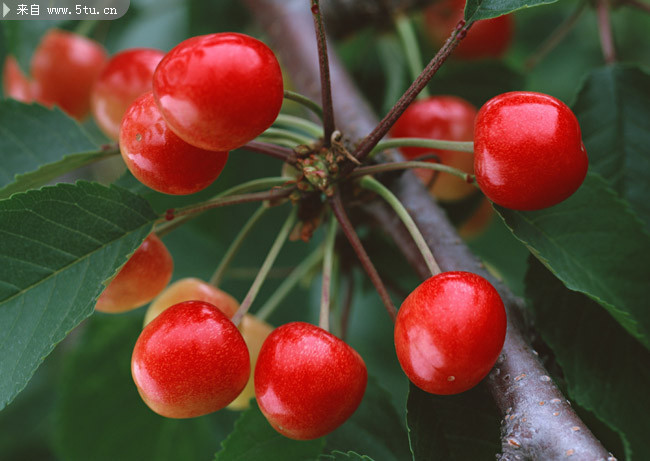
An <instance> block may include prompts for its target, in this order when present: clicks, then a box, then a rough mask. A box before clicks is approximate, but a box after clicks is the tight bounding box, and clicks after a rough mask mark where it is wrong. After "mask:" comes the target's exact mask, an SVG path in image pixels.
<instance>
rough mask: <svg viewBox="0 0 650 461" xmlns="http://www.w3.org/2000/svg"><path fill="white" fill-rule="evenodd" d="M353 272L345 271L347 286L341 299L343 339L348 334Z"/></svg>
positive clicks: (353, 285)
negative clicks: (343, 297)
mask: <svg viewBox="0 0 650 461" xmlns="http://www.w3.org/2000/svg"><path fill="white" fill-rule="evenodd" d="M354 289H355V283H354V274H353V273H352V271H347V286H346V288H345V299H344V300H343V307H342V308H341V336H340V338H341V339H342V340H343V341H345V339H346V337H347V335H348V325H349V323H350V312H351V311H352V301H353V300H354Z"/></svg>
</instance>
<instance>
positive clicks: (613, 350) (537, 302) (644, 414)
mask: <svg viewBox="0 0 650 461" xmlns="http://www.w3.org/2000/svg"><path fill="white" fill-rule="evenodd" d="M526 281H527V284H526V286H527V294H528V296H529V298H530V299H531V300H532V301H533V302H532V303H531V308H532V309H533V310H534V313H535V318H536V326H537V327H538V329H539V331H540V332H541V334H542V337H543V339H544V340H545V341H546V342H547V343H548V345H549V346H550V347H551V348H552V350H553V352H554V354H555V358H556V359H557V362H558V363H559V364H560V366H561V367H562V371H563V374H564V379H565V380H566V383H567V389H568V393H569V396H570V397H571V398H572V399H574V400H575V401H576V402H577V403H578V404H580V405H581V406H582V407H584V408H586V409H588V410H590V411H591V412H593V413H594V414H595V415H596V416H598V417H599V418H600V419H601V420H602V421H604V422H605V423H606V424H607V425H609V426H610V427H611V428H612V429H614V430H616V431H618V432H619V434H620V436H621V438H622V439H623V442H624V446H625V452H626V455H627V459H630V460H632V459H634V460H645V459H650V445H649V444H648V427H650V394H649V393H648V389H650V352H648V351H647V350H646V349H644V348H643V347H642V346H641V345H640V344H639V343H638V342H637V341H636V340H634V338H632V337H631V336H629V335H628V334H627V333H626V332H625V330H624V329H623V328H621V327H620V326H619V325H618V324H617V323H616V322H613V321H612V319H611V317H610V316H609V315H608V314H607V313H606V312H605V311H603V310H602V309H600V308H599V306H598V305H597V304H596V303H595V302H593V301H591V300H590V299H589V298H587V297H586V296H584V295H581V294H580V293H575V292H572V291H569V290H567V289H566V288H565V287H564V286H563V285H562V283H561V282H560V281H559V280H557V279H556V278H555V277H554V276H553V275H552V274H551V273H550V272H549V271H547V270H545V269H544V268H543V267H542V266H541V264H539V263H534V264H533V265H532V266H531V268H530V269H529V272H528V274H527V277H526Z"/></svg>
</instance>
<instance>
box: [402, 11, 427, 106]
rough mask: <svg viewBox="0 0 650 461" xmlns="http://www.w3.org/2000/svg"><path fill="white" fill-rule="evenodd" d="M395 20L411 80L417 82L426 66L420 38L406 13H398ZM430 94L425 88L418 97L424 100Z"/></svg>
mask: <svg viewBox="0 0 650 461" xmlns="http://www.w3.org/2000/svg"><path fill="white" fill-rule="evenodd" d="M394 20H395V28H396V29H397V35H399V38H400V41H401V42H402V48H403V49H404V54H405V55H406V62H407V64H408V67H409V71H410V73H411V78H412V79H413V80H415V79H416V78H418V76H419V75H420V73H421V72H422V69H424V65H423V64H422V57H421V55H420V45H419V44H418V38H417V36H416V35H415V29H414V28H413V23H412V22H411V18H409V17H408V15H406V14H405V13H398V14H397V15H395V19H394ZM429 94H430V93H429V88H427V87H424V88H422V91H420V94H419V95H418V96H417V97H418V99H423V98H427V97H429Z"/></svg>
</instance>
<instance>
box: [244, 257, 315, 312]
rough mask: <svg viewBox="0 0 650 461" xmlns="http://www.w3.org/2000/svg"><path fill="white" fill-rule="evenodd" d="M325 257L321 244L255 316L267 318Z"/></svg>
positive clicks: (297, 267)
mask: <svg viewBox="0 0 650 461" xmlns="http://www.w3.org/2000/svg"><path fill="white" fill-rule="evenodd" d="M321 259H323V247H322V246H319V247H318V248H316V249H315V250H314V251H312V252H311V253H310V254H309V256H307V257H306V258H305V259H304V260H303V261H302V262H301V263H300V264H298V265H297V266H296V267H295V269H294V270H293V271H291V274H289V276H288V277H287V278H285V279H284V281H283V282H282V283H281V284H280V286H279V287H278V288H277V289H276V290H275V292H274V293H273V294H272V295H271V297H270V298H269V299H268V300H267V301H266V302H265V303H264V305H263V306H262V307H260V309H259V310H258V311H257V312H256V313H255V316H256V317H257V318H258V319H260V320H267V319H268V318H269V316H270V315H271V314H273V312H274V311H275V309H277V307H278V306H279V305H280V303H281V302H282V301H284V299H285V298H286V297H287V295H288V294H289V293H290V292H291V290H293V289H294V287H295V286H296V285H298V283H299V282H300V281H301V280H303V279H304V278H305V276H306V275H307V274H308V273H309V272H311V271H312V270H313V269H314V268H315V267H316V265H317V264H319V263H320V261H321Z"/></svg>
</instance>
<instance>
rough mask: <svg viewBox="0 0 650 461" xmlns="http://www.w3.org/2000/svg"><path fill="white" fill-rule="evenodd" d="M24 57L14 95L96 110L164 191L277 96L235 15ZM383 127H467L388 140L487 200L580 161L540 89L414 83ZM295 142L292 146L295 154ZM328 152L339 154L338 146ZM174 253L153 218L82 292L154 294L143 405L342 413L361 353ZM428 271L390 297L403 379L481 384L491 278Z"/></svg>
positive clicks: (229, 143)
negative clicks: (166, 33) (416, 91)
mask: <svg viewBox="0 0 650 461" xmlns="http://www.w3.org/2000/svg"><path fill="white" fill-rule="evenodd" d="M454 14H456V13H454ZM454 17H455V16H454ZM454 21H455V19H454ZM79 49H82V50H84V51H83V52H80V51H79ZM500 52H501V51H499V53H500ZM80 57H83V59H81V58H80ZM61 69H63V72H62V71H61ZM31 74H32V76H33V79H30V78H28V77H27V76H25V75H24V74H22V72H21V71H20V69H19V68H18V66H17V63H16V62H15V60H13V58H10V59H9V60H8V61H7V62H6V63H5V69H4V75H3V80H4V84H5V92H6V93H7V94H8V95H9V96H11V97H14V98H16V99H20V100H23V101H36V102H40V103H43V104H46V105H58V106H60V107H61V108H62V109H63V110H64V111H66V112H67V113H68V114H70V115H71V116H73V117H76V118H78V119H81V118H83V117H84V116H86V114H87V113H88V112H89V111H90V110H92V113H93V115H94V117H95V120H96V121H97V123H98V125H99V127H100V128H101V129H102V130H103V131H104V132H105V133H106V135H107V136H109V137H111V138H113V139H117V140H119V145H120V151H121V154H122V157H123V159H124V161H125V163H126V165H127V167H128V168H129V169H130V171H131V172H132V173H133V175H134V176H135V177H136V178H138V179H139V180H140V181H141V182H142V183H144V184H145V185H147V186H149V187H151V188H152V189H155V190H158V191H160V192H164V193H168V194H192V193H195V192H197V191H199V190H201V189H203V188H205V187H207V186H208V185H210V184H211V183H212V182H213V181H214V180H215V179H216V178H217V177H218V176H219V174H220V173H221V171H222V169H223V168H224V166H225V163H226V161H227V158H228V153H229V151H231V150H233V149H236V148H238V147H241V146H243V145H244V144H246V143H248V142H250V141H251V140H253V139H254V138H256V137H257V136H259V135H260V134H262V133H263V132H264V131H265V130H267V129H268V128H269V127H270V126H271V124H272V123H273V122H274V121H275V120H276V117H277V116H278V113H279V111H280V107H281V105H282V101H283V96H284V90H283V81H282V72H281V69H280V65H279V63H278V60H277V58H276V57H275V55H274V53H273V52H272V51H271V50H270V49H269V48H268V47H267V46H266V45H265V44H263V43H262V42H260V41H258V40H256V39H255V38H252V37H249V36H247V35H243V34H238V33H218V34H210V35H204V36H199V37H193V38H190V39H188V40H185V41H184V42H182V43H180V44H179V45H177V46H176V47H174V48H173V49H172V50H170V51H169V52H168V53H163V52H161V51H159V50H152V49H144V48H139V49H131V50H126V51H123V52H120V53H117V54H116V55H114V56H112V57H111V58H110V59H109V58H108V57H107V55H106V53H105V51H104V50H103V48H101V46H99V45H98V44H96V43H94V42H92V41H89V40H87V39H85V38H82V37H79V36H77V35H74V34H70V33H68V32H63V31H52V32H50V33H48V34H47V35H45V37H44V38H43V40H42V42H41V44H40V45H39V47H38V49H37V50H36V52H35V53H34V57H33V59H32V65H31ZM391 134H392V135H393V137H395V138H430V139H438V140H446V141H462V142H471V141H473V142H474V144H473V149H470V150H473V151H474V156H472V155H471V154H470V153H467V152H457V151H451V150H445V149H433V150H432V149H429V148H422V147H404V148H403V149H402V152H403V154H404V156H405V157H406V158H407V159H409V160H414V159H415V160H417V159H419V158H423V159H425V160H427V161H429V162H435V163H441V164H443V165H446V166H447V167H451V168H453V169H456V170H457V171H460V176H461V177H460V178H459V177H456V176H451V175H445V174H443V175H442V176H441V177H440V178H438V177H437V176H434V173H433V171H432V170H431V169H421V170H416V173H417V174H418V175H419V177H420V178H421V179H422V180H423V181H424V182H425V183H427V184H429V185H430V190H431V192H432V194H433V195H434V196H435V197H436V198H438V199H439V200H441V201H448V200H459V199H462V198H464V197H466V196H468V195H469V194H471V193H473V192H474V191H475V187H474V185H473V182H474V176H472V175H475V179H476V182H477V183H478V185H479V187H480V189H481V190H482V191H483V193H484V194H485V196H486V197H487V198H489V199H490V200H491V201H492V202H494V203H496V204H499V205H501V206H504V207H508V208H511V209H516V210H537V209H541V208H546V207H549V206H552V205H555V204H557V203H559V202H561V201H562V200H564V199H566V198H567V197H568V196H570V195H571V194H573V192H575V190H576V189H577V188H578V187H579V186H580V184H581V183H582V181H583V179H584V177H585V175H586V172H587V166H588V160H587V156H586V152H585V149H584V145H583V144H582V140H581V132H580V127H579V125H578V122H577V120H576V118H575V116H574V114H573V113H572V112H571V110H570V109H569V108H568V107H567V106H566V105H564V104H563V103H562V102H560V101H559V100H557V99H555V98H553V97H551V96H548V95H544V94H540V93H532V92H512V93H505V94H502V95H499V96H496V97H495V98H493V99H491V100H490V101H488V102H487V103H486V104H485V105H484V106H483V107H482V108H481V109H480V110H477V109H476V108H475V107H474V106H472V105H471V104H470V103H468V102H467V101H464V100H463V99H460V98H458V97H455V96H433V97H428V98H424V99H421V100H417V101H415V102H413V103H412V104H411V105H410V106H409V107H408V108H407V109H406V110H405V111H404V112H403V114H402V115H401V117H400V118H399V119H398V120H397V122H396V123H395V124H394V126H393V127H392V130H391ZM339 144H340V143H339ZM339 144H336V143H335V142H333V143H331V144H329V149H331V150H334V149H335V148H336V149H339V150H342V151H344V150H345V147H344V146H343V147H341V146H342V144H340V145H339ZM307 147H309V146H307ZM327 149H328V147H324V146H320V147H319V150H318V152H320V150H324V151H325V154H324V155H323V156H322V158H321V157H316V154H314V153H313V151H314V150H316V149H313V150H310V149H307V150H308V151H309V155H311V156H312V157H310V158H309V159H308V160H309V168H310V169H311V170H309V171H310V172H311V173H310V174H312V173H313V174H314V175H315V176H318V177H319V178H320V179H323V178H321V176H323V175H324V176H327V173H328V172H332V171H334V168H330V169H329V170H327V169H325V170H327V171H325V170H323V171H321V170H320V169H318V168H316V167H315V166H314V165H318V162H317V161H320V160H322V162H321V163H327V162H330V163H331V162H332V161H333V162H337V161H338V160H336V159H338V158H341V159H343V160H342V161H345V158H346V157H345V156H343V155H338V154H337V155H333V154H332V152H329V151H327ZM298 150H299V149H295V150H294V153H295V154H296V156H297V157H298V158H299V157H300V156H299V152H298ZM337 152H338V151H337ZM345 152H346V153H347V158H349V157H350V156H351V154H350V153H349V152H347V151H345ZM331 159H335V160H331ZM304 165H307V162H306V161H305V162H304ZM304 165H303V167H302V170H299V171H298V173H297V176H298V178H296V179H295V181H294V183H296V188H297V189H299V187H298V186H297V183H299V181H300V180H301V179H304V178H305V177H306V176H307V175H308V172H307V168H304ZM298 166H300V163H299V162H298ZM331 166H336V167H337V170H336V171H340V170H341V169H338V164H332V165H330V167H331ZM420 166H422V164H420ZM424 166H428V165H427V164H424ZM328 168H329V167H328ZM355 168H356V167H355ZM353 169H354V168H353ZM348 174H349V173H348ZM320 179H319V180H320ZM348 179H349V180H350V181H352V180H354V179H353V178H352V177H351V176H348V177H346V176H345V175H343V176H341V177H339V176H336V177H335V178H334V179H332V178H330V177H326V178H324V179H323V181H324V183H327V185H328V187H327V188H325V187H323V189H322V192H324V194H323V195H325V196H327V195H328V193H327V192H326V190H325V189H327V191H330V190H331V187H332V184H334V185H336V183H337V182H342V181H346V180H348ZM311 191H312V192H313V189H311ZM296 200H297V201H300V196H299V198H298V199H296ZM332 208H334V206H332ZM334 213H335V214H336V210H334ZM337 218H339V216H338V215H337ZM332 219H333V218H332ZM339 220H340V219H339ZM342 227H343V226H342ZM172 271H173V261H172V257H171V255H170V254H169V252H168V251H167V249H166V247H165V245H164V244H163V243H162V241H161V240H160V239H159V238H158V237H157V236H156V234H155V233H152V234H150V235H149V236H148V237H147V238H146V240H145V241H144V242H143V243H142V245H141V246H140V247H139V248H138V249H137V250H136V251H135V253H134V254H133V255H132V256H131V258H130V259H129V261H128V262H127V263H126V264H125V265H124V267H123V268H122V269H121V270H120V271H119V273H118V274H117V275H116V276H115V277H114V279H113V280H112V281H111V282H110V284H109V285H108V286H107V288H106V289H105V290H104V291H103V293H102V294H101V296H100V297H99V298H98V300H97V303H96V307H95V308H96V310H97V311H101V312H106V313H117V312H124V311H127V310H131V309H135V308H137V307H140V306H143V305H145V304H147V303H150V305H149V308H148V310H147V313H146V315H145V326H144V328H143V331H142V333H141V335H140V337H139V338H138V340H137V342H136V345H135V348H134V351H133V356H132V375H133V379H134V381H135V384H136V387H137V389H138V391H139V392H140V395H141V396H142V399H143V400H144V402H145V403H146V404H147V405H148V406H149V407H150V408H151V409H152V410H153V411H155V412H156V413H158V414H160V415H163V416H166V417H169V418H191V417H196V416H200V415H204V414H207V413H211V412H214V411H217V410H220V409H222V408H224V407H229V408H234V409H241V408H245V407H247V405H248V404H249V400H250V399H251V398H252V397H255V398H256V399H257V402H258V404H259V406H260V409H261V411H262V412H263V414H264V415H265V416H266V418H267V419H268V421H269V422H270V424H271V425H272V426H273V427H274V428H275V429H276V430H277V431H278V432H280V433H281V434H283V435H285V436H287V437H290V438H294V439H301V440H302V439H313V438H317V437H321V436H323V435H325V434H327V433H329V432H331V431H333V430H334V429H336V428H337V427H338V426H340V425H341V424H342V423H343V422H345V421H346V420H347V419H348V418H349V417H350V416H351V415H352V414H353V413H354V411H355V410H356V408H357V407H358V406H359V404H360V402H361V400H362V398H363V395H364V392H365V388H366V382H367V371H366V366H365V364H364V361H363V359H362V358H361V356H360V355H359V354H358V353H357V352H356V351H355V350H354V349H352V348H351V347H350V346H349V345H348V344H346V343H345V342H344V341H343V340H341V339H339V338H337V337H336V336H334V335H332V334H331V333H329V332H328V331H326V329H323V328H321V327H317V326H314V325H311V324H307V323H304V322H292V323H288V324H285V325H282V326H280V327H278V328H276V329H273V328H272V327H271V326H270V325H268V324H267V323H266V322H264V321H263V320H260V319H258V318H256V317H255V316H252V315H249V314H246V312H245V311H246V310H245V309H244V310H242V309H240V306H239V303H238V302H237V301H236V300H235V299H234V298H233V297H232V296H230V295H229V294H227V293H225V292H223V291H222V290H220V289H218V288H216V287H215V286H214V285H212V284H210V283H206V282H204V281H202V280H199V279H195V278H188V279H182V280H179V281H177V282H175V283H173V284H171V285H169V286H168V284H169V281H170V280H171V276H172ZM437 272H439V271H433V270H432V273H434V274H436V275H434V276H432V277H431V278H429V279H428V280H426V281H425V282H424V283H422V284H421V285H420V286H418V287H417V288H416V289H415V290H414V291H413V292H412V293H411V294H410V295H409V296H408V297H407V298H406V299H405V300H404V302H403V304H402V306H401V308H400V309H399V311H398V314H397V317H396V322H395V331H394V341H395V348H396V352H397V357H398V359H399V362H400V364H401V366H402V368H403V370H404V372H405V374H406V375H407V376H408V378H409V379H410V380H411V381H412V382H413V383H414V384H415V385H416V386H418V387H420V388H422V389H424V390H425V391H427V392H431V393H435V394H455V393H459V392H464V391H466V390H468V389H470V388H472V387H474V386H475V385H477V384H478V383H479V382H480V381H481V380H482V379H483V378H484V377H485V376H486V375H487V373H488V372H489V370H490V369H491V368H492V366H493V365H494V363H495V361H496V360H497V357H498V355H499V353H500V351H501V349H502V347H503V344H504V341H505V335H506V323H507V322H506V313H505V307H504V305H503V302H502V300H501V298H500V296H499V294H498V293H497V291H496V289H495V288H494V287H493V286H492V285H491V284H490V283H489V282H488V281H487V280H485V279H484V278H482V277H480V276H478V275H476V274H472V273H468V272H460V271H455V272H441V273H437ZM244 304H245V303H244ZM247 307H248V306H246V308H247ZM393 309H394V308H393Z"/></svg>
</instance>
